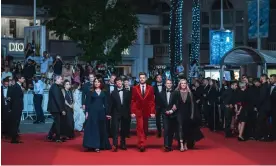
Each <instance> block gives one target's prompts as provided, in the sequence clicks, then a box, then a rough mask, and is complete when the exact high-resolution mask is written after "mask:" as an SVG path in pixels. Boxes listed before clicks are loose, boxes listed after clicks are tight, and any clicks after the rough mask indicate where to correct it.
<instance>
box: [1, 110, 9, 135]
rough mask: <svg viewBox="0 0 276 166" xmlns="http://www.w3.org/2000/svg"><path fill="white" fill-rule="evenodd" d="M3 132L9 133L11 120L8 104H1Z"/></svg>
mask: <svg viewBox="0 0 276 166" xmlns="http://www.w3.org/2000/svg"><path fill="white" fill-rule="evenodd" d="M1 107H2V108H1V132H2V135H6V136H7V135H8V133H9V128H10V125H9V122H10V119H9V118H10V112H9V108H8V106H7V105H3V106H1Z"/></svg>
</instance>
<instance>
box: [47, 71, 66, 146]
mask: <svg viewBox="0 0 276 166" xmlns="http://www.w3.org/2000/svg"><path fill="white" fill-rule="evenodd" d="M62 82H63V78H62V77H61V76H56V77H55V83H54V84H53V85H52V86H51V88H50V90H49V100H48V111H49V112H50V113H51V114H52V116H53V118H54V122H53V124H52V127H51V129H50V131H49V133H48V137H47V139H48V140H51V141H52V140H53V141H56V142H62V140H61V138H60V117H61V116H65V115H66V112H65V99H64V96H63V94H62V91H61V88H60V85H61V84H62ZM54 134H55V138H53V135H54Z"/></svg>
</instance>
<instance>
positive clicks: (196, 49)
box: [190, 0, 200, 64]
mask: <svg viewBox="0 0 276 166" xmlns="http://www.w3.org/2000/svg"><path fill="white" fill-rule="evenodd" d="M199 56H200V0H193V9H192V46H191V55H190V64H191V63H192V62H193V61H194V60H195V61H196V62H197V63H198V62H199Z"/></svg>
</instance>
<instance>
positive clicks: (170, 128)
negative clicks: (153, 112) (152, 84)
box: [160, 80, 177, 152]
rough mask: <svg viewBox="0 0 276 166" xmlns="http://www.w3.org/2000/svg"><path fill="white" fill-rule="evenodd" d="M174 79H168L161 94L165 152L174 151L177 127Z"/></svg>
mask: <svg viewBox="0 0 276 166" xmlns="http://www.w3.org/2000/svg"><path fill="white" fill-rule="evenodd" d="M172 85H173V84H172V81H171V80H166V84H165V88H166V89H165V90H163V91H162V92H161V94H160V102H161V103H162V105H160V106H161V109H162V114H163V125H164V150H165V152H169V151H172V143H173V135H174V133H175V128H176V126H177V125H176V122H177V119H176V114H175V112H174V110H173V105H172V97H173V90H172Z"/></svg>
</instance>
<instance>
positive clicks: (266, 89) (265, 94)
mask: <svg viewBox="0 0 276 166" xmlns="http://www.w3.org/2000/svg"><path fill="white" fill-rule="evenodd" d="M270 88H271V86H270V85H269V84H268V83H267V82H266V83H264V84H262V85H261V88H260V98H259V99H260V101H259V106H258V110H260V111H261V112H269V111H270V90H271V89H270Z"/></svg>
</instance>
